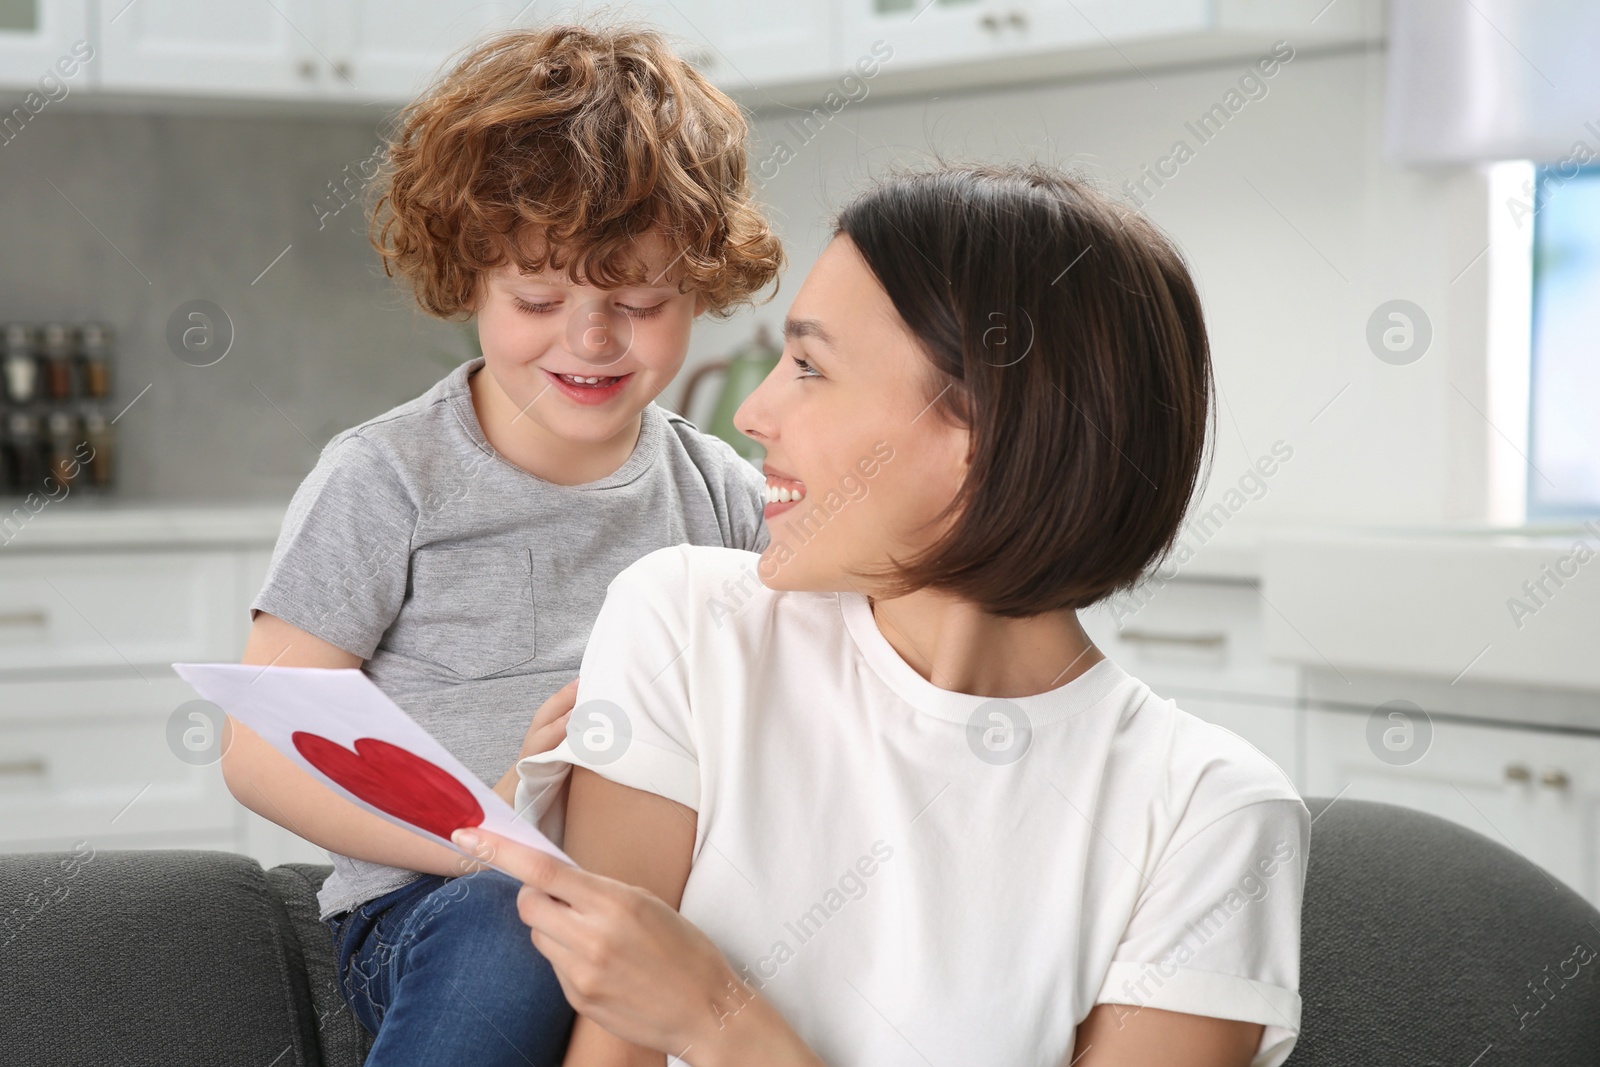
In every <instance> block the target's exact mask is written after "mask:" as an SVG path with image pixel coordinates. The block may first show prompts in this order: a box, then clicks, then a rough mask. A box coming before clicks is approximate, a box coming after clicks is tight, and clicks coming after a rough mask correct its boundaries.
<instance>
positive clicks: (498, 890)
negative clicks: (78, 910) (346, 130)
mask: <svg viewBox="0 0 1600 1067" xmlns="http://www.w3.org/2000/svg"><path fill="white" fill-rule="evenodd" d="M745 133H746V128H745V123H744V120H743V117H742V115H741V113H740V112H739V110H738V108H737V107H736V106H735V105H734V104H733V103H732V102H731V101H730V100H728V99H727V98H726V97H725V96H723V95H722V94H721V93H719V92H717V91H716V90H715V89H713V88H712V87H711V86H710V85H709V84H708V83H707V82H706V81H705V80H704V79H703V78H701V77H700V76H699V75H698V74H697V73H696V72H695V71H694V70H693V69H692V68H691V67H689V66H688V65H687V64H685V63H683V62H682V61H680V60H679V59H677V58H676V57H675V56H674V55H672V53H671V52H670V50H669V49H668V48H667V47H666V46H665V44H664V43H663V42H662V41H661V39H660V38H659V37H657V36H656V35H654V34H652V33H649V32H647V31H633V30H627V29H622V30H607V31H594V30H586V29H580V28H577V27H571V26H567V27H554V28H548V29H544V30H538V31H516V32H510V33H506V34H503V35H500V36H497V37H495V38H492V39H490V40H488V41H486V42H485V43H483V44H481V45H480V46H478V47H477V48H475V49H474V50H473V51H472V52H470V53H469V54H468V55H466V56H465V57H464V58H463V59H462V60H461V61H460V63H459V64H458V65H457V66H456V67H455V68H454V69H453V70H452V71H451V72H450V73H449V74H448V75H446V76H445V77H444V78H443V80H442V81H441V82H440V83H439V84H438V85H437V86H435V87H434V88H433V89H432V90H431V91H430V92H429V93H428V94H427V95H426V96H424V97H423V98H422V99H420V100H418V101H417V102H415V103H413V104H412V105H411V106H410V107H408V108H407V109H406V110H405V111H404V112H402V114H401V117H400V130H399V132H398V135H397V136H396V137H395V138H394V144H393V147H392V150H391V152H390V154H389V160H388V164H387V167H386V170H385V173H384V175H383V177H382V179H380V180H381V182H382V184H381V185H380V186H379V192H380V193H381V195H380V196H379V197H378V199H377V202H376V205H375V208H374V213H373V217H372V220H371V225H372V229H373V230H374V231H377V236H376V237H375V238H374V239H373V243H374V245H375V246H376V247H377V248H378V250H379V251H380V253H381V254H382V255H383V257H384V265H385V270H386V272H387V271H389V270H390V267H391V266H392V267H394V268H395V269H396V270H397V271H398V272H399V273H400V274H403V275H404V276H405V277H406V278H407V279H408V280H409V281H410V282H411V284H412V287H413V289H414V291H415V293H416V297H417V301H418V303H419V304H420V305H421V306H422V307H423V308H424V309H425V310H427V311H428V312H430V313H432V314H434V315H437V316H440V317H445V318H449V317H453V316H455V315H457V314H460V313H463V312H466V313H470V314H473V315H475V316H476V319H477V329H478V337H479V341H480V344H481V348H482V351H483V356H482V357H481V358H480V359H474V360H472V361H471V362H469V363H466V364H464V365H463V366H461V367H460V368H458V369H457V370H455V371H454V372H452V373H451V374H449V375H448V376H446V377H445V378H444V380H443V381H441V382H439V383H438V384H437V385H435V386H434V387H433V388H432V389H430V390H428V392H426V393H424V394H423V395H422V396H420V397H418V398H417V399H415V400H412V401H410V402H409V403H405V404H402V405H400V406H399V407H397V408H394V409H393V410H392V411H389V412H387V413H385V414H383V415H380V416H378V417H377V418H375V419H371V420H369V421H367V422H365V423H362V424H361V425H359V426H356V427H354V428H352V429H350V430H346V431H345V432H343V433H341V434H339V435H338V436H336V437H335V438H333V440H332V441H330V442H329V443H328V445H327V447H326V448H324V450H323V452H322V455H321V458H320V459H319V460H318V462H317V465H316V467H315V469H314V470H313V471H312V472H311V474H310V475H309V476H308V477H307V478H306V480H305V482H304V483H303V484H302V485H301V487H300V489H299V491H298V492H297V493H296V494H295V497H294V499H293V501H292V502H291V504H290V507H289V511H288V515H287V517H286V519H285V521H284V527H283V531H282V534H281V535H280V537H279V539H278V544H277V548H276V551H275V552H274V555H273V560H272V565H271V569H270V571H269V573H268V575H267V580H266V585H265V587H264V588H263V589H262V590H261V593H260V595H259V596H258V597H257V598H256V599H255V601H254V603H253V604H252V617H253V619H254V622H253V624H252V629H251V633H250V640H249V644H248V646H247V648H246V652H245V662H247V663H259V664H269V663H270V664H278V665H283V666H312V667H356V666H359V667H361V668H362V669H364V670H365V671H366V672H367V673H368V674H369V675H370V676H371V677H372V679H373V681H374V682H375V683H377V684H378V685H379V686H380V687H381V688H383V690H384V691H385V692H386V693H388V694H389V695H390V696H391V697H392V698H393V699H394V700H395V702H396V703H398V704H399V705H400V706H401V707H402V708H404V709H405V710H406V711H407V712H408V713H409V714H410V715H411V716H412V717H414V718H415V719H416V720H417V721H418V722H419V723H421V724H422V725H423V726H424V727H425V728H426V729H427V730H428V731H429V732H430V733H432V734H433V735H434V736H435V737H436V738H438V739H439V741H440V742H441V743H442V744H443V745H444V746H445V747H446V748H448V749H449V750H450V751H451V752H452V753H454V754H455V755H456V756H457V757H458V758H459V759H460V760H461V761H462V762H463V763H464V764H466V766H467V767H468V768H469V769H470V770H471V771H472V772H473V773H475V774H477V775H479V776H480V777H481V778H483V779H484V780H485V781H488V782H496V783H498V784H497V786H496V792H498V793H500V794H501V795H502V796H504V797H505V798H506V799H507V800H510V799H511V797H512V795H513V791H514V788H515V785H516V781H517V777H516V770H515V765H516V762H517V760H518V759H520V758H521V756H523V755H526V754H529V753H530V752H535V751H543V750H544V749H547V748H550V747H553V746H554V745H555V744H556V743H557V742H558V741H559V739H560V737H561V734H562V729H563V726H564V722H565V718H564V713H565V712H568V711H570V709H571V707H572V703H573V699H574V697H573V694H574V692H575V686H574V685H573V684H572V683H573V681H574V676H575V675H576V673H577V670H578V666H579V664H580V662H581V660H582V657H583V651H584V645H585V643H586V641H587V639H588V635H589V631H590V629H591V627H592V625H593V623H594V619H595V616H596V614H597V613H598V611H599V608H600V604H601V601H602V600H603V599H604V596H605V591H606V587H607V585H608V584H609V583H610V581H611V579H612V578H613V577H614V576H615V575H616V574H617V573H618V572H620V571H621V570H622V569H623V568H625V567H626V566H627V565H628V564H630V563H632V562H633V561H634V560H636V559H638V558H639V557H641V556H643V555H645V554H646V553H649V552H651V551H653V550H655V549H657V548H661V547H665V546H669V545H674V544H680V543H683V542H686V541H687V542H690V543H693V544H703V545H723V546H729V547H738V548H746V549H750V550H752V551H761V550H762V549H764V548H765V546H766V544H767V533H766V528H765V526H764V524H763V523H762V517H761V513H762V507H763V505H764V503H765V501H766V487H765V480H764V478H763V477H762V475H761V473H760V472H759V471H757V470H756V469H755V468H754V467H753V466H752V465H751V464H749V463H748V462H746V461H745V460H743V459H742V458H740V457H739V456H738V455H737V454H736V453H735V452H734V450H733V449H732V448H731V447H730V446H729V445H727V444H726V443H724V442H722V441H720V440H718V439H717V438H714V437H711V436H709V435H706V434H702V433H700V432H699V431H698V430H696V429H695V428H694V427H693V426H692V425H691V424H690V423H689V422H687V421H686V420H684V419H682V418H680V417H678V416H676V415H670V414H668V413H666V412H664V411H663V410H662V409H661V408H660V407H658V406H656V405H655V404H653V403H652V401H653V400H654V398H655V397H656V396H657V395H658V394H659V393H660V392H661V390H662V389H663V388H664V387H665V386H666V385H667V384H668V383H669V382H670V381H671V380H672V378H673V376H674V375H675V374H676V373H677V372H678V370H679V368H680V367H681V366H682V363H683V359H684V355H685V352H686V348H687V344H688V338H689V329H690V326H691V324H692V321H693V319H694V318H695V317H696V316H697V315H699V314H700V313H701V312H702V311H707V310H709V311H710V312H711V313H712V314H713V315H714V316H717V317H721V316H723V315H726V314H727V313H729V312H730V311H731V310H732V309H733V308H735V307H736V306H738V305H740V304H743V303H748V302H749V301H750V299H751V296H752V294H754V293H756V292H757V291H759V290H760V289H762V288H764V287H765V286H767V285H768V284H769V283H770V282H771V281H772V280H773V279H774V278H775V277H776V275H777V273H778V271H779V270H780V269H781V267H782V263H783V256H782V251H781V248H780V246H779V243H778V241H777V239H776V237H774V235H773V234H772V232H771V231H770V229H769V228H768V226H767V224H766V222H765V220H764V219H763V218H762V217H761V215H760V214H759V212H758V211H757V210H756V209H755V208H754V206H753V205H752V204H751V202H750V199H749V193H748V186H747V183H746V174H745V155H744V138H745ZM385 203H387V204H388V209H389V216H388V217H387V218H386V219H385V220H384V221H383V224H382V226H381V229H379V227H378V217H379V215H380V214H381V213H382V211H383V208H384V204H385ZM534 709H538V714H537V715H534V714H533V712H534ZM530 719H531V720H532V721H531V722H530ZM230 726H231V739H230V743H229V747H228V749H227V751H226V755H225V756H224V759H223V770H224V773H225V776H226V779H227V782H228V786H229V788H230V789H231V790H232V792H233V794H234V796H236V797H237V798H238V799H239V800H240V801H241V802H242V803H244V804H245V805H246V806H248V807H250V808H251V809H252V810H254V811H256V812H259V813H260V814H261V815H263V816H265V817H266V818H268V819H271V820H273V821H274V822H277V823H279V824H280V825H283V826H285V827H287V828H289V829H291V830H293V831H294V832H296V833H298V834H300V835H301V836H302V837H305V838H307V839H309V840H311V841H314V842H316V843H317V844H319V845H321V846H323V847H324V848H326V849H327V850H328V851H329V853H330V856H331V858H332V860H333V864H334V871H333V874H332V876H331V877H330V878H329V879H328V880H327V882H326V884H325V885H324V886H323V887H322V890H321V892H320V894H319V902H320V904H321V914H322V918H323V919H324V921H325V922H326V923H327V925H328V927H329V929H330V931H331V932H332V935H333V940H334V948H335V951H336V953H337V957H338V967H339V976H340V988H341V993H342V994H343V995H344V997H345V998H346V1000H347V1001H348V1002H349V1003H350V1005H351V1007H352V1008H353V1009H354V1011H355V1014H356V1016H357V1018H358V1019H360V1021H361V1022H362V1024H363V1025H364V1026H365V1027H366V1028H367V1029H368V1030H369V1031H371V1032H372V1033H374V1034H375V1035H376V1037H375V1040H374V1042H373V1046H372V1051H371V1053H370V1054H369V1056H368V1058H367V1061H366V1062H367V1063H368V1064H369V1065H371V1067H386V1065H392V1064H412V1063H416V1064H421V1063H427V1064H454V1063H462V1064H466V1063H470V1064H475V1065H485V1067H487V1065H492V1064H501V1063H505V1064H517V1065H519V1067H526V1065H527V1064H530V1063H532V1064H538V1065H541V1067H542V1065H545V1064H551V1065H554V1064H557V1063H559V1062H560V1060H561V1057H562V1053H563V1049H564V1046H565V1043H566V1040H567V1035H568V1033H569V1029H570V1026H571V1023H572V1011H571V1009H570V1008H569V1006H568V1005H567V1002H566V1000H565V998H564V997H563V995H562V992H561V988H560V986H559V984H558V983H557V982H556V980H555V978H554V974H553V972H552V971H551V969H550V967H549V965H548V964H547V963H546V962H545V960H544V959H543V958H542V957H541V956H540V955H539V953H538V952H537V950H535V949H534V948H533V945H532V941H531V939H530V937H529V934H528V929H527V927H526V926H525V925H524V924H523V923H522V921H521V919H520V917H519V916H518V914H517V909H516V895H517V889H518V888H519V886H520V883H518V882H516V881H514V880H513V879H511V878H508V877H506V876H505V875H502V874H500V873H499V872H497V871H494V870H491V869H488V868H486V867H483V866H481V865H479V864H475V863H473V862H472V861H470V860H467V859H466V858H465V857H463V856H462V855H461V854H460V853H458V852H456V851H455V850H453V849H451V848H448V847H446V846H444V845H440V844H436V843H434V842H431V841H428V840H426V839H424V838H422V837H419V836H417V835H414V834H412V833H410V832H409V831H407V830H404V829H402V828H400V827H397V826H394V825H392V824H390V823H388V822H386V821H385V820H383V819H381V818H379V817H377V816H375V815H373V814H371V813H370V812H367V811H366V810H364V809H362V808H359V807H357V806H356V805H354V804H352V803H349V802H347V801H345V800H343V799H342V798H340V797H338V796H337V795H335V794H333V793H332V792H331V791H329V790H328V789H326V788H325V787H323V786H322V785H321V784H319V783H318V782H317V781H315V780H314V779H313V778H311V777H310V776H309V775H307V774H305V773H304V772H302V771H300V770H299V769H298V768H297V767H296V766H295V765H294V764H293V763H291V762H290V761H289V760H287V759H286V758H284V757H283V756H281V755H280V754H278V753H277V752H275V751H273V750H272V749H271V748H270V747H268V746H267V745H266V744H265V743H264V742H262V741H261V740H260V738H258V737H256V736H255V735H254V734H252V733H250V732H249V731H248V730H247V729H245V728H243V727H242V726H240V725H239V724H237V723H230ZM468 872H470V873H468Z"/></svg>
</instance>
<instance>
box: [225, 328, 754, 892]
mask: <svg viewBox="0 0 1600 1067" xmlns="http://www.w3.org/2000/svg"><path fill="white" fill-rule="evenodd" d="M482 365H483V360H482V359H481V358H480V359H475V360H472V361H471V362H468V363H465V364H463V365H461V366H460V367H458V368H456V370H454V371H452V372H451V373H450V374H449V375H448V376H447V377H445V378H444V380H443V381H441V382H439V383H438V384H437V385H435V386H434V387H433V388H432V389H429V390H428V391H427V392H426V393H424V394H423V395H422V396H420V397H418V398H417V399H415V400H412V401H410V402H408V403H405V404H401V405H400V406H399V407H397V408H395V409H393V410H392V411H389V412H386V413H385V414H383V415H379V416H378V417H377V418H375V419H371V420H369V421H368V422H364V423H362V424H361V425H359V426H355V427H352V428H351V429H349V430H346V431H344V432H343V433H341V434H339V435H338V436H336V437H335V438H333V440H331V441H329V442H328V444H327V447H325V448H324V449H323V450H322V455H321V457H320V458H319V459H318V461H317V465H316V467H315V468H314V469H313V470H312V471H311V473H310V474H309V475H308V476H307V477H306V480H305V481H304V482H303V483H301V485H300V488H299V489H298V490H297V491H296V492H295V495H294V498H293V500H292V501H291V502H290V504H289V510H288V514H287V515H286V516H285V518H284V523H283V531H282V533H281V534H280V535H279V537H278V543H277V547H276V549H275V550H274V552H273V556H272V564H271V567H270V568H269V570H268V571H267V580H266V584H265V586H264V587H263V588H262V590H261V593H260V594H259V595H258V596H257V597H256V598H255V601H254V602H253V603H252V604H251V605H250V606H251V608H252V612H254V611H258V610H259V611H265V612H268V613H270V614H272V615H276V616H277V617H278V618H280V619H283V620H284V621H285V622H288V623H289V624H291V625H293V626H296V627H298V628H300V629H302V630H304V631H306V632H307V633H309V634H311V635H313V636H315V637H320V638H321V639H322V640H324V641H327V642H328V643H329V644H332V645H336V646H337V647H339V648H342V649H344V650H345V651H347V652H350V653H352V654H354V655H357V656H360V657H361V658H362V659H363V660H365V661H366V663H365V666H364V668H363V669H364V670H365V671H366V672H367V674H368V676H369V677H371V678H372V680H373V682H374V683H375V684H376V685H377V686H378V687H379V688H380V689H382V690H383V691H384V692H385V693H386V694H388V696H389V697H390V699H392V700H393V701H394V702H395V703H396V704H398V705H399V706H400V707H401V708H403V709H405V711H406V713H407V714H409V715H410V716H411V717H412V718H414V719H416V720H417V722H418V723H420V724H421V725H422V727H423V728H424V729H426V730H427V731H428V732H429V733H431V734H432V735H433V736H434V737H435V738H437V739H438V740H439V742H440V744H442V745H444V747H445V748H446V749H448V750H449V751H450V752H451V753H452V754H453V755H455V756H456V758H458V759H459V760H461V762H462V763H463V764H465V765H466V766H467V768H468V769H469V770H471V771H472V773H473V774H475V775H477V776H478V777H479V778H481V779H483V781H484V782H486V783H487V784H489V785H493V784H494V783H495V782H496V781H498V780H499V779H500V776H501V775H503V774H504V773H505V772H506V771H507V770H508V769H509V768H510V767H511V765H512V763H513V761H514V760H515V759H516V756H517V753H518V751H519V750H520V749H521V746H522V739H523V737H524V736H525V735H526V734H527V731H528V724H529V722H530V721H531V720H532V718H533V714H534V712H536V711H537V710H538V709H539V706H540V705H541V704H543V703H544V702H545V701H546V700H548V699H549V698H550V696H551V694H553V693H554V692H555V691H556V690H558V689H560V688H561V687H562V686H563V685H565V684H567V682H569V681H571V680H572V679H573V677H574V676H575V675H576V674H577V673H578V667H579V665H580V664H581V663H582V661H583V649H584V645H585V644H586V643H587V642H588V639H589V631H590V629H591V628H592V627H593V626H594V620H595V616H596V615H597V614H598V613H599V611H600V604H601V602H602V601H603V600H604V599H605V594H606V586H608V585H609V584H610V583H611V579H612V578H614V577H616V575H617V574H618V573H619V572H621V571H622V570H623V569H624V568H625V567H627V566H628V565H629V564H630V563H632V562H633V561H634V560H636V559H639V558H640V557H641V556H644V555H646V554H647V553H649V552H653V551H655V550H656V549H658V548H664V547H667V546H670V545H677V544H683V543H685V542H687V543H689V544H695V545H721V546H725V547H731V548H744V549H749V550H751V551H756V552H759V551H762V550H763V549H765V548H766V546H767V541H768V533H767V527H766V524H765V523H764V522H763V521H762V517H761V510H762V506H763V504H764V503H765V501H766V483H765V479H764V478H763V476H762V474H761V472H760V471H759V470H757V469H756V467H755V466H754V465H753V464H751V463H750V462H748V461H746V460H745V459H743V458H742V457H741V456H740V455H739V454H738V453H737V452H735V451H734V450H733V448H732V447H731V446H730V445H729V444H728V443H727V442H725V441H723V440H721V439H719V438H716V437H713V436H711V435H710V434H705V433H701V432H700V431H699V430H697V429H695V427H694V425H693V424H691V423H690V422H689V421H688V420H687V419H684V418H683V417H682V416H679V415H675V414H672V413H670V412H667V411H665V410H663V409H662V408H660V407H658V406H657V405H656V404H654V403H651V404H649V405H647V406H646V407H645V408H644V410H643V412H642V416H643V417H642V421H641V426H640V431H639V440H638V443H637V444H636V445H635V446H634V449H633V453H632V455H630V456H629V457H628V459H627V461H626V462H624V463H623V465H622V466H621V467H619V468H617V470H616V471H614V472H613V473H611V474H609V475H607V476H606V477H604V478H601V479H599V480H597V481H593V482H586V483H584V484H582V485H556V484H554V483H551V482H547V481H545V480H544V479H542V478H539V477H537V476H535V475H533V474H530V473H528V472H527V471H525V470H522V469H521V468H520V467H517V466H515V465H513V464H512V463H511V462H510V461H508V460H506V459H505V458H504V457H502V456H501V455H500V454H499V453H497V452H496V451H495V450H494V448H493V447H492V446H491V445H490V444H489V442H488V440H487V439H486V438H485V437H484V435H483V429H482V427H481V426H480V425H479V424H478V418H477V415H476V413H475V412H474V411H473V407H472V398H471V395H470V393H469V391H468V383H467V379H468V377H469V376H470V375H471V374H473V373H474V372H476V371H477V370H478V368H480V367H481V366H482ZM252 617H253V616H252ZM328 855H329V857H330V858H331V859H332V861H333V868H334V869H333V874H332V875H331V876H330V877H329V878H328V880H327V881H326V883H324V885H323V887H322V889H321V891H320V892H319V893H318V894H317V899H318V902H319V904H320V905H321V913H322V917H323V918H326V917H328V916H329V915H332V914H334V913H336V912H340V911H345V910H347V909H350V908H354V907H356V906H357V905H359V904H362V903H365V902H366V901H368V900H371V899H372V898H374V897H377V896H381V895H382V894H384V893H387V892H390V891H392V890H394V889H398V888H399V887H400V886H402V885H405V884H406V883H407V882H410V881H412V880H413V879H415V878H417V877H418V875H417V872H415V871H408V870H403V869H400V868H396V867H389V866H385V865H383V864H378V863H369V862H367V861H365V860H358V859H352V858H350V857H347V856H341V855H338V854H337V853H333V852H329V853H328Z"/></svg>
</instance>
